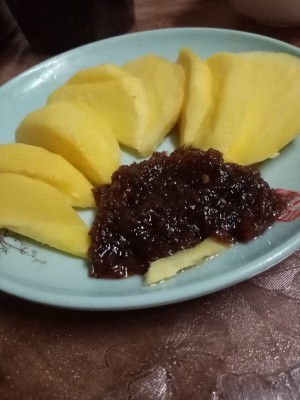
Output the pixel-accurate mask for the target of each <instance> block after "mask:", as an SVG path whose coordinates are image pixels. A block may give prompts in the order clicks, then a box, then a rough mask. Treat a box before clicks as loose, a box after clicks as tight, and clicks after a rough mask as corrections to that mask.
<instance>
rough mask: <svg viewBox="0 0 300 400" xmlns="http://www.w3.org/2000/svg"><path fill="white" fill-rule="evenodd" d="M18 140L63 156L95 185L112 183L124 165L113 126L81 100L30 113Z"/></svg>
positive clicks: (19, 129)
mask: <svg viewBox="0 0 300 400" xmlns="http://www.w3.org/2000/svg"><path fill="white" fill-rule="evenodd" d="M16 141H17V142H19V143H26V144H31V145H35V146H40V147H43V148H45V149H47V150H49V151H51V152H53V153H56V154H59V155H61V156H62V157H64V158H65V159H66V160H67V161H68V162H69V163H71V164H72V165H73V166H74V167H75V168H77V169H78V170H79V171H81V172H82V173H83V174H84V175H85V176H86V178H87V179H88V180H89V181H90V182H92V183H93V184H94V185H99V184H104V183H108V182H110V180H111V175H112V173H113V172H114V171H115V170H116V169H117V168H118V167H119V165H120V148H119V145H118V142H117V140H116V138H115V136H114V134H113V133H112V131H111V129H110V127H109V125H108V124H107V122H106V121H105V119H104V118H103V117H101V115H99V114H98V113H96V112H95V111H93V110H92V109H91V108H89V107H88V106H86V105H85V104H83V103H79V102H76V103H73V102H56V103H53V104H49V105H47V106H45V107H43V108H40V109H39V110H37V111H34V112H32V113H31V114H29V115H27V116H26V117H25V118H24V120H23V121H22V122H21V124H20V125H19V127H18V128H17V131H16Z"/></svg>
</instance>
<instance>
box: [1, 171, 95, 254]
mask: <svg viewBox="0 0 300 400" xmlns="http://www.w3.org/2000/svg"><path fill="white" fill-rule="evenodd" d="M0 227H1V228H6V229H9V230H10V231H13V232H16V233H18V234H20V235H24V236H27V237H29V238H31V239H34V240H36V241H37V242H40V243H43V244H47V245H49V246H51V247H54V248H56V249H58V250H61V251H64V252H67V253H71V254H73V255H76V256H79V257H86V255H87V251H88V247H89V243H90V239H89V236H88V231H89V227H88V226H87V225H86V224H85V223H84V222H83V221H82V220H81V218H80V217H79V216H78V214H77V213H76V212H75V211H74V210H73V208H72V207H71V206H70V204H69V203H68V202H67V201H66V200H65V198H64V196H63V195H62V194H61V193H60V192H59V191H58V190H57V189H55V188H54V187H53V186H51V185H48V184H47V183H44V182H41V181H38V180H36V179H32V178H28V177H26V176H22V175H17V174H11V173H0Z"/></svg>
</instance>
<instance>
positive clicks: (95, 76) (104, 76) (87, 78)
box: [66, 64, 128, 85]
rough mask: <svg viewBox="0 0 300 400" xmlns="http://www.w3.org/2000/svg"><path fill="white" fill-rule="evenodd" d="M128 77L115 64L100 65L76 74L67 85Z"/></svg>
mask: <svg viewBox="0 0 300 400" xmlns="http://www.w3.org/2000/svg"><path fill="white" fill-rule="evenodd" d="M124 77H125V78H126V77H128V73H127V72H126V71H124V70H123V69H122V68H121V67H118V66H117V65H114V64H100V65H95V66H94V67H90V68H85V69H82V70H80V71H78V72H76V73H75V74H74V75H73V76H72V77H71V78H70V79H69V80H68V81H67V82H66V84H67V85H73V84H84V83H101V82H106V81H112V80H117V79H120V78H124Z"/></svg>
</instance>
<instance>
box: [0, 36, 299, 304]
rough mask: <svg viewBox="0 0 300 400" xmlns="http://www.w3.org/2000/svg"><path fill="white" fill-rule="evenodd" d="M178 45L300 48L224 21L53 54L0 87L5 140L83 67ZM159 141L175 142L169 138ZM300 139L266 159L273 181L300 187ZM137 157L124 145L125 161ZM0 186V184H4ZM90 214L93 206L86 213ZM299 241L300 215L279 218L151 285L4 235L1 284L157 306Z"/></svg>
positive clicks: (223, 280)
mask: <svg viewBox="0 0 300 400" xmlns="http://www.w3.org/2000/svg"><path fill="white" fill-rule="evenodd" d="M181 47H189V48H191V49H192V50H194V51H196V52H197V53H198V54H199V55H200V56H201V57H204V58H205V57H207V56H209V55H210V54H212V53H215V52H218V51H222V50H225V51H231V52H241V51H251V50H266V51H277V52H278V51H279V52H287V53H290V54H293V55H296V56H298V57H299V56H300V50H299V49H297V48H295V47H293V46H290V45H287V44H285V43H282V42H279V41H276V40H273V39H270V38H266V37H262V36H258V35H253V34H248V33H243V32H235V31H228V30H220V29H202V28H192V29H190V28H188V29H166V30H158V31H149V32H143V33H134V34H129V35H126V36H120V37H116V38H112V39H108V40H103V41H101V42H97V43H93V44H90V45H87V46H84V47H81V48H78V49H75V50H72V51H69V52H67V53H64V54H62V55H59V56H57V57H54V58H52V59H50V60H48V61H46V62H44V63H42V64H40V65H38V66H36V67H34V68H32V69H30V70H28V71H27V72H25V73H23V74H22V75H20V76H18V77H17V78H15V79H13V80H12V81H10V82H9V83H7V84H6V85H4V86H2V87H1V88H0V143H8V142H13V141H14V131H15V128H16V127H17V125H18V124H19V123H20V121H21V120H22V118H23V117H24V116H25V115H26V114H27V113H29V112H30V111H33V110H35V109H36V108H38V107H41V106H42V105H44V104H45V101H46V98H47V96H48V95H49V94H50V93H51V92H52V91H53V90H54V89H55V88H57V87H58V86H60V85H61V84H63V83H64V82H65V81H66V80H67V79H68V78H69V77H70V76H71V75H72V74H73V73H75V72H76V71H78V70H79V69H82V68H85V67H89V66H92V65H96V64H99V63H106V62H110V63H115V64H119V65H122V64H123V63H125V62H126V61H129V60H131V59H133V58H135V57H138V56H140V55H142V54H146V53H151V52H153V53H156V54H159V55H162V56H164V57H167V58H169V59H170V60H175V59H176V57H177V54H178V51H179V49H180V48H181ZM160 149H167V150H171V149H172V142H171V140H170V139H166V140H165V142H164V143H163V144H162V146H161V147H160ZM299 160H300V140H299V138H298V139H296V140H294V142H293V143H291V144H290V145H289V146H287V147H286V148H285V149H284V150H283V151H282V154H281V155H280V156H279V157H278V158H276V159H274V160H271V161H268V162H266V163H265V164H264V165H263V167H262V173H263V177H264V178H265V179H266V180H267V181H268V182H269V183H270V185H271V186H272V187H280V188H286V189H293V190H297V191H300V174H299V173H298V172H297V173H296V171H299ZM131 161H132V158H131V157H130V156H129V155H128V154H126V153H124V154H123V162H124V163H129V162H131ZM291 171H294V172H295V173H291ZM0 190H1V188H0ZM82 216H83V218H84V219H85V220H86V221H89V222H90V221H91V220H92V215H91V213H89V212H83V213H82ZM299 246H300V220H299V219H298V220H296V221H294V222H291V223H277V224H275V226H273V228H271V229H269V230H268V231H267V232H266V233H265V234H264V235H263V236H262V237H260V238H259V239H257V240H254V241H252V242H251V243H249V244H247V245H237V246H234V247H233V248H231V249H229V250H227V251H225V252H224V253H223V254H221V255H220V256H218V257H215V258H213V259H211V260H209V261H207V262H205V263H204V264H202V265H201V266H199V267H195V268H191V269H189V270H186V271H185V272H183V273H180V274H178V276H176V277H175V278H173V279H171V280H169V281H166V282H164V283H161V284H158V285H154V286H153V287H147V286H145V285H143V281H142V278H140V277H133V278H129V279H125V280H116V281H113V280H95V279H90V278H88V274H87V266H86V265H85V264H84V262H83V261H81V260H78V259H76V258H73V257H70V256H67V255H65V254H62V253H59V252H57V251H54V250H51V249H49V248H47V247H43V246H39V245H38V244H34V243H32V242H30V241H27V240H26V239H24V238H16V239H14V238H9V237H4V236H0V289H2V290H4V291H6V292H8V293H12V294H15V295H17V296H20V297H23V298H25V299H29V300H33V301H37V302H41V303H45V304H51V305H57V306H61V307H69V308H77V309H90V310H92V309H95V310H114V309H134V308H143V307H152V306H158V305H162V304H168V303H174V302H178V301H183V300H187V299H191V298H194V297H198V296H203V295H205V294H208V293H212V292H214V291H217V290H220V289H222V288H225V287H227V286H230V285H233V284H235V283H237V282H240V281H242V280H244V279H247V278H249V277H251V276H253V275H255V274H258V273H259V272H262V271H264V270H266V269H267V268H270V267H271V266H273V265H274V264H276V263H278V262H279V261H281V260H283V259H284V258H285V257H287V256H288V255H290V254H292V253H293V252H294V251H295V250H296V249H297V248H298V247H299Z"/></svg>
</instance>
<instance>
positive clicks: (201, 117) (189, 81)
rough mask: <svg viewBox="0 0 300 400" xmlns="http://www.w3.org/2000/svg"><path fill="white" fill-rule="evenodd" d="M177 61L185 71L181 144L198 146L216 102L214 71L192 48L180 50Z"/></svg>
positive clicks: (180, 128)
mask: <svg viewBox="0 0 300 400" xmlns="http://www.w3.org/2000/svg"><path fill="white" fill-rule="evenodd" d="M177 63H178V64H180V65H182V67H183V69H184V72H185V84H184V99H183V107H182V111H181V113H180V117H179V137H180V144H181V145H186V146H189V145H195V146H197V145H198V144H199V143H200V144H201V140H202V137H203V136H204V135H206V134H207V132H206V130H205V129H203V123H204V121H205V118H206V117H207V115H208V113H209V111H210V110H211V107H212V106H213V102H214V98H213V79H212V73H211V71H210V69H209V67H208V66H207V64H206V62H205V61H203V60H201V59H200V57H199V56H198V55H197V54H196V53H194V52H192V51H191V50H190V49H186V48H183V49H181V50H180V51H179V55H178V58H177Z"/></svg>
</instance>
